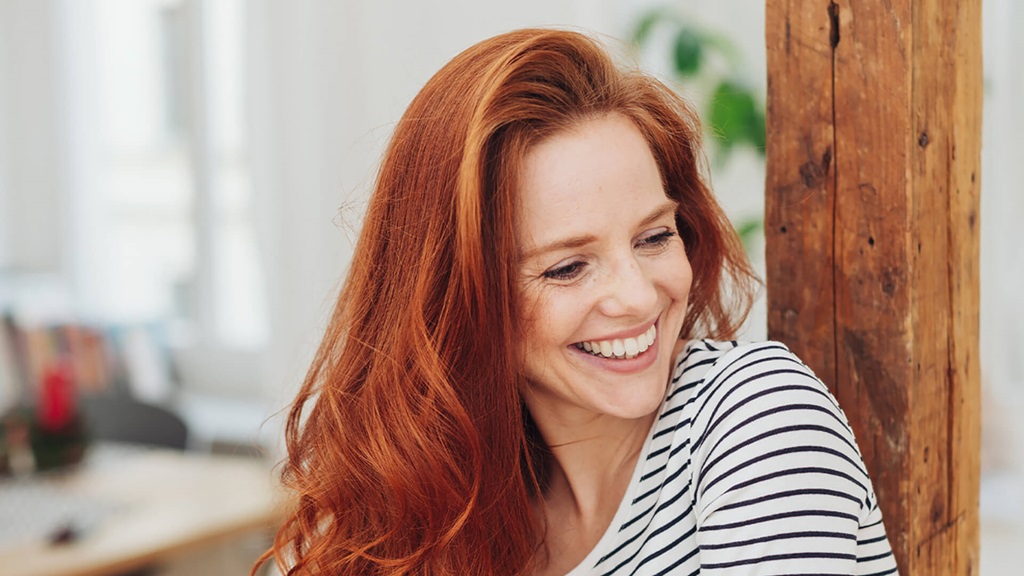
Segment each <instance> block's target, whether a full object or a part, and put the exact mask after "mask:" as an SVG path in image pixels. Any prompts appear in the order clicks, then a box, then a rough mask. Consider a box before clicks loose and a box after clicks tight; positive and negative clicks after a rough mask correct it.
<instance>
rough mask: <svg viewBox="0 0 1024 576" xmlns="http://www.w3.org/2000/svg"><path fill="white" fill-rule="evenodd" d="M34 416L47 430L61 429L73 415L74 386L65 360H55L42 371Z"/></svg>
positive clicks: (74, 407) (74, 406)
mask: <svg viewBox="0 0 1024 576" xmlns="http://www.w3.org/2000/svg"><path fill="white" fill-rule="evenodd" d="M42 380H43V381H42V386H41V387H40V389H39V404H38V412H37V414H36V418H37V420H38V423H39V427H40V428H42V429H43V430H46V431H48V432H57V431H59V430H62V429H63V428H64V427H66V426H67V425H68V424H70V423H71V421H72V420H73V419H74V417H75V412H76V405H75V400H76V398H75V388H74V382H73V381H72V378H71V369H70V367H69V366H68V363H67V362H55V363H53V364H51V365H50V366H48V367H47V368H46V370H45V371H44V372H43V378H42Z"/></svg>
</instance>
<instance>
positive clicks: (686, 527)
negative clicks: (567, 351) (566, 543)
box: [569, 340, 896, 576]
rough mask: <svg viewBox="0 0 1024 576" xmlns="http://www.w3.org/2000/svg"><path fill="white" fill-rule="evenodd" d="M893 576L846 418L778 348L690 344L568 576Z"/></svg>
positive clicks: (821, 388)
mask: <svg viewBox="0 0 1024 576" xmlns="http://www.w3.org/2000/svg"><path fill="white" fill-rule="evenodd" d="M584 574H587V575H590V574H615V575H623V574H643V575H654V574H672V575H677V574H678V575H687V574H730V575H731V574H787V575H795V574H819V575H824V574H862V575H863V574H876V575H882V574H896V563H895V560H894V559H893V555H892V550H891V548H890V546H889V541H888V539H887V538H886V535H885V527H884V526H883V525H882V515H881V512H880V511H879V509H878V506H877V503H876V501H875V494H874V491H873V490H872V488H871V481H870V480H869V479H868V476H867V473H866V472H865V468H864V463H863V461H862V459H861V456H860V451H859V450H858V449H857V445H856V443H855V441H854V438H853V432H852V431H851V430H850V427H849V424H848V423H847V421H846V417H845V416H844V415H843V413H842V411H841V410H840V409H839V406H838V405H837V404H836V401H835V399H834V398H833V397H832V396H831V395H830V394H829V393H828V390H827V389H826V388H825V385H824V384H822V383H821V381H820V380H818V379H817V378H816V377H815V376H814V375H813V374H812V373H811V371H810V369H808V368H807V367H806V366H805V365H804V364H803V363H802V362H800V360H799V359H797V357H796V356H794V355H793V354H792V353H791V352H790V351H789V350H788V349H787V348H786V347H785V346H784V345H782V344H779V343H777V342H763V343H757V344H737V343H735V342H713V341H709V340H699V341H696V340H695V341H692V342H690V343H689V344H688V345H687V346H686V348H685V349H684V350H683V352H682V353H681V354H680V355H679V357H678V358H677V360H676V367H675V369H674V371H673V375H672V382H671V384H670V386H669V389H668V393H667V395H666V399H665V402H664V404H663V405H662V408H661V413H660V415H659V417H658V419H657V420H656V421H655V423H654V426H653V427H652V430H651V433H650V435H649V436H648V438H647V443H646V445H645V446H644V450H643V453H642V454H641V456H640V458H639V460H638V461H637V467H636V471H635V472H634V473H633V479H632V481H631V483H630V486H629V488H628V489H627V491H626V496H625V498H624V499H623V501H622V503H621V504H620V505H619V510H618V512H617V513H616V515H615V518H614V519H613V520H612V523H611V525H610V526H609V528H608V530H607V532H606V533H605V534H604V536H603V537H602V538H601V540H600V541H599V542H598V544H597V546H595V548H594V549H593V550H592V551H591V552H590V554H589V555H588V556H587V557H586V558H585V559H584V560H583V562H581V563H580V565H579V566H577V567H576V568H575V569H574V570H573V571H572V572H570V573H569V576H581V575H584Z"/></svg>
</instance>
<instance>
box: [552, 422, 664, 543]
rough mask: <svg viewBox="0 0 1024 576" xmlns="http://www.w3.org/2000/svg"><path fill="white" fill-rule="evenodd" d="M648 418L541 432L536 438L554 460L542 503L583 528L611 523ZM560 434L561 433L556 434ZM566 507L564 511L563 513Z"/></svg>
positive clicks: (627, 481) (639, 450) (623, 491)
mask: <svg viewBox="0 0 1024 576" xmlns="http://www.w3.org/2000/svg"><path fill="white" fill-rule="evenodd" d="M656 415H657V414H656V413H655V414H650V415H648V416H644V417H643V418H639V419H636V420H619V419H610V418H607V417H601V418H598V419H595V421H594V422H593V425H592V426H586V427H576V428H574V429H572V430H562V431H559V430H550V429H545V426H544V424H543V423H541V422H538V426H539V427H540V430H541V434H542V435H543V436H544V439H545V441H546V442H547V444H548V446H549V447H550V450H551V454H552V456H553V457H554V458H553V462H552V466H553V469H552V470H551V476H550V483H549V486H548V494H547V495H546V496H545V500H546V501H547V502H548V504H549V507H550V506H555V505H556V502H558V504H557V507H558V508H561V509H562V510H561V511H562V512H563V513H565V512H568V513H571V514H572V516H574V517H575V518H577V519H578V520H579V521H580V522H582V523H583V524H590V523H591V522H592V521H594V520H596V521H598V523H600V522H601V521H605V525H607V521H610V520H611V517H610V516H609V513H610V514H611V515H614V513H615V510H617V509H618V504H619V502H620V501H621V500H622V496H623V494H624V493H625V491H626V488H627V487H628V486H629V481H630V479H631V478H632V476H633V471H634V469H635V468H636V462H637V458H638V457H639V455H640V452H641V451H642V450H643V446H644V443H645V442H646V440H647V435H648V433H649V432H650V428H651V424H652V423H653V421H654V418H655V417H656ZM560 432H561V433H560ZM566 506H568V509H566Z"/></svg>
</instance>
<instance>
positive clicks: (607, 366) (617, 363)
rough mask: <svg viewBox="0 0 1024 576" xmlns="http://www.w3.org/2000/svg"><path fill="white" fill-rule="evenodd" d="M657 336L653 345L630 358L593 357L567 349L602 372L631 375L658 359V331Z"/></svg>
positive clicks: (589, 354)
mask: <svg viewBox="0 0 1024 576" xmlns="http://www.w3.org/2000/svg"><path fill="white" fill-rule="evenodd" d="M657 332H658V336H657V338H655V340H654V343H653V344H651V345H650V347H648V348H647V350H644V351H643V352H641V353H640V354H637V355H636V356H634V357H632V358H605V357H603V356H595V355H593V354H591V353H590V352H587V351H585V350H580V349H579V348H577V347H576V346H569V349H570V350H572V351H573V352H575V353H576V354H579V355H580V357H581V359H582V360H583V361H584V362H589V363H591V364H594V365H597V366H599V367H600V368H601V369H603V370H609V371H611V372H618V373H620V374H633V373H636V372H642V371H643V370H646V369H647V368H649V367H650V366H651V364H654V361H655V360H657V359H658V345H659V344H660V343H661V334H660V330H658V331H657Z"/></svg>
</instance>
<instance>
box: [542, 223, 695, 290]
mask: <svg viewBox="0 0 1024 576" xmlns="http://www.w3.org/2000/svg"><path fill="white" fill-rule="evenodd" d="M677 234H678V233H677V232H676V231H675V230H672V229H668V230H665V231H663V232H659V233H657V234H652V235H650V236H646V237H644V238H641V239H640V240H639V241H638V242H637V248H639V249H642V250H648V251H655V252H656V251H658V250H660V249H661V248H664V247H665V245H666V244H668V241H669V240H671V239H672V238H674V237H675V236H676V235H677ZM586 264H587V263H586V262H584V261H583V260H575V261H573V262H570V263H569V264H566V265H565V266H559V267H557V268H552V269H550V270H547V271H545V272H544V273H543V274H542V276H543V277H544V278H547V279H549V280H561V281H568V280H573V279H575V278H576V276H578V272H579V271H580V270H582V269H583V267H584V266H586Z"/></svg>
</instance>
